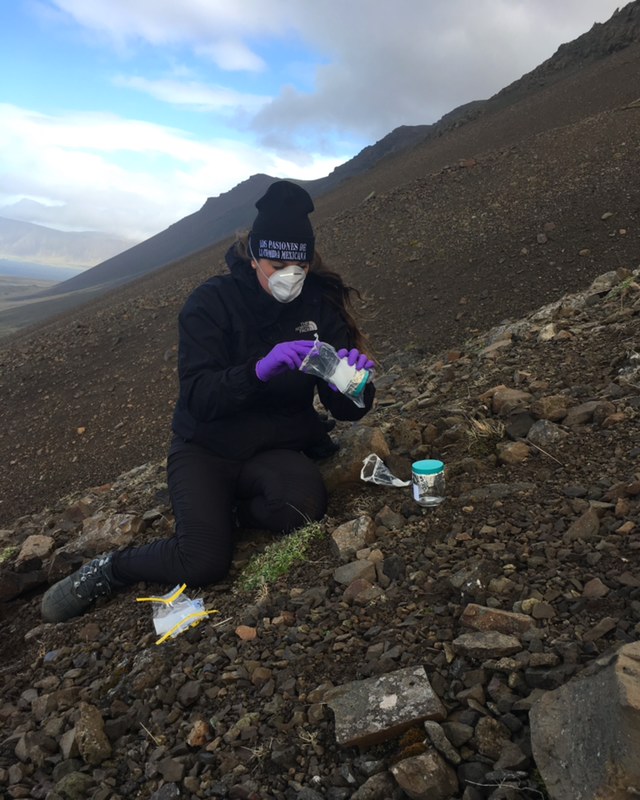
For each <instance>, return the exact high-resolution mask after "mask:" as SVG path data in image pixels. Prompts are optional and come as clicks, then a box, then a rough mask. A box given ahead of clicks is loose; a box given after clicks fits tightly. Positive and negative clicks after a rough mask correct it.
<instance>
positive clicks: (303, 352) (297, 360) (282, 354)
mask: <svg viewBox="0 0 640 800" xmlns="http://www.w3.org/2000/svg"><path fill="white" fill-rule="evenodd" d="M314 344H315V342H313V341H308V340H306V339H298V340H295V341H293V342H280V343H279V344H277V345H276V346H275V347H274V348H273V349H271V350H270V351H269V352H268V353H267V355H266V356H265V357H264V358H261V359H260V360H259V361H258V363H257V364H256V375H257V376H258V378H259V379H260V380H261V381H265V382H266V381H270V380H271V378H275V376H276V375H281V374H282V373H283V372H286V371H287V370H288V369H298V367H299V366H300V364H302V362H303V361H304V360H305V358H306V357H307V356H308V355H309V351H310V350H311V348H312V347H313V346H314Z"/></svg>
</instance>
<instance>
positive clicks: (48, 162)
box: [0, 104, 338, 239]
mask: <svg viewBox="0 0 640 800" xmlns="http://www.w3.org/2000/svg"><path fill="white" fill-rule="evenodd" d="M0 154H2V155H0V173H1V174H2V176H3V180H2V193H1V194H0V205H4V204H6V203H11V202H14V201H15V199H16V198H18V197H33V198H39V199H40V201H41V202H44V203H45V204H46V205H47V206H49V209H48V210H46V211H41V214H42V215H43V216H44V217H47V219H46V220H45V219H44V218H42V217H41V218H39V219H35V218H33V219H29V220H27V221H30V222H39V223H43V222H45V221H46V222H48V223H49V224H52V222H53V219H55V220H56V226H57V227H61V228H66V229H69V230H98V231H104V232H114V231H116V232H119V233H121V234H122V235H127V236H130V237H132V238H136V239H144V238H147V237H149V236H151V235H153V234H154V233H157V232H158V231H160V230H163V229H164V228H166V227H167V226H168V225H170V224H172V223H173V222H175V221H176V220H178V219H181V218H182V217H184V216H186V215H188V214H191V213H193V212H194V211H197V210H198V209H199V208H200V207H201V206H202V205H203V203H204V201H205V200H206V198H207V197H210V196H216V195H218V194H221V193H222V192H225V191H228V190H229V189H231V188H233V187H234V186H236V185H237V184H238V183H240V182H241V181H242V180H245V179H246V178H247V177H249V175H250V174H255V173H257V172H268V173H269V174H272V175H276V176H283V177H284V176H289V177H295V178H298V179H307V178H312V177H320V176H321V175H324V174H327V173H328V172H330V171H331V170H332V169H333V168H334V167H335V166H336V164H337V163H338V162H337V161H336V159H335V157H332V158H327V159H324V160H320V161H318V160H316V159H313V158H312V159H311V163H309V162H308V163H307V164H302V165H298V164H296V163H294V162H292V161H289V160H287V159H284V158H280V157H278V156H277V155H270V154H264V153H261V152H260V151H258V150H256V148H254V147H251V146H250V145H247V144H243V143H241V142H238V141H235V140H227V139H217V140H211V141H195V140H194V139H193V138H192V137H191V136H190V135H189V134H188V133H186V132H184V131H181V130H177V129H173V128H168V127H163V126H160V125H154V124H151V123H147V122H141V121H139V120H128V119H122V118H120V117H117V116H115V115H107V114H88V113H86V114H57V115H54V114H43V113H38V112H34V111H31V110H28V109H23V108H19V107H17V106H14V105H9V104H0Z"/></svg>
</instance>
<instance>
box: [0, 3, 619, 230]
mask: <svg viewBox="0 0 640 800" xmlns="http://www.w3.org/2000/svg"><path fill="white" fill-rule="evenodd" d="M618 5H620V6H622V5H624V3H619V2H618V0H611V1H610V0H393V2H385V0H346V1H345V0H3V2H2V24H1V25H0V74H1V75H2V82H1V83H0V216H5V217H12V218H15V219H20V220H23V221H25V222H35V223H37V224H40V225H46V226H48V227H52V228H57V229H60V230H68V231H70V230H74V231H78V230H94V231H101V232H104V233H110V234H117V235H119V236H122V237H126V238H128V239H131V240H133V241H141V240H144V239H146V238H149V237H150V236H152V235H153V234H155V233H158V232H159V231H161V230H164V229H165V228H166V227H168V226H169V225H170V224H172V223H173V222H177V221H178V220H180V219H182V218H183V217H185V216H187V215H188V214H191V213H193V212H195V211H197V210H198V209H199V208H201V207H202V205H203V204H204V202H205V201H206V199H207V197H216V196H218V195H219V194H221V193H223V192H226V191H228V190H229V189H231V188H233V187H234V186H236V185H237V184H238V183H240V182H242V181H243V180H246V179H247V178H249V177H250V176H251V175H255V174H257V173H267V174H268V175H272V176H274V177H281V178H285V177H286V178H292V179H294V180H295V179H299V180H307V179H314V178H320V177H323V176H325V175H328V174H329V173H330V172H331V171H332V170H333V169H334V168H335V167H336V166H338V165H339V164H341V163H344V162H345V161H347V160H349V159H350V158H352V157H353V156H355V155H356V154H357V153H358V152H360V150H362V149H363V148H364V147H366V146H367V145H370V144H373V143H375V142H376V141H378V140H379V139H381V138H383V137H384V136H385V135H386V134H387V133H390V132H391V131H392V130H393V129H394V128H396V127H398V126H400V125H423V124H429V123H433V122H436V121H437V120H438V119H439V118H440V117H441V116H442V115H443V114H446V113H447V112H449V111H451V110H452V109H454V108H456V107H457V106H459V105H461V104H463V103H467V102H469V101H471V100H480V99H485V98H488V97H490V96H492V95H493V94H495V93H496V92H498V91H499V90H500V89H502V88H503V87H504V86H506V85H508V84H509V83H511V82H512V81H514V80H517V79H518V78H519V77H521V76H522V75H523V74H525V73H526V72H529V71H530V70H531V69H533V68H535V67H536V66H538V64H540V63H542V61H544V60H546V59H547V58H549V57H550V56H551V55H553V53H554V52H555V51H556V50H557V48H558V47H559V46H560V44H562V43H564V42H568V41H571V40H573V39H575V38H577V37H578V36H580V35H581V34H582V33H585V32H586V31H587V30H589V29H590V28H591V27H592V25H593V24H594V23H595V22H605V21H606V20H607V19H609V18H610V16H611V15H612V13H613V12H614V11H615V10H616V8H617V7H618Z"/></svg>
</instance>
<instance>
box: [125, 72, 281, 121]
mask: <svg viewBox="0 0 640 800" xmlns="http://www.w3.org/2000/svg"><path fill="white" fill-rule="evenodd" d="M114 84H115V85H117V86H122V87H124V88H127V89H134V90H136V91H139V92H143V93H145V94H148V95H150V96H151V97H155V98H156V99H157V100H161V101H162V102H164V103H171V104H172V105H176V106H188V107H189V108H190V109H192V110H195V111H206V112H217V113H229V112H232V113H234V114H236V113H238V112H239V111H243V112H249V113H256V112H257V111H259V110H260V108H262V106H264V105H265V104H266V103H268V102H269V100H270V99H271V98H270V97H268V96H267V95H257V94H246V93H243V92H238V91H235V90H234V89H229V88H227V87H225V86H215V85H210V84H205V83H201V82H198V81H192V80H176V79H162V80H152V79H150V78H144V77H142V76H125V75H118V76H117V77H116V78H114Z"/></svg>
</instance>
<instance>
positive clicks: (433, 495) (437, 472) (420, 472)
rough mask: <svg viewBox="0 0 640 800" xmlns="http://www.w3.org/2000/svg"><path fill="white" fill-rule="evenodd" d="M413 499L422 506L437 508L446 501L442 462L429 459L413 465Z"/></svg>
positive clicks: (415, 462)
mask: <svg viewBox="0 0 640 800" xmlns="http://www.w3.org/2000/svg"><path fill="white" fill-rule="evenodd" d="M411 486H412V490H413V499H414V500H415V501H416V503H418V505H421V506H426V507H429V506H437V505H440V503H441V502H442V501H443V500H444V494H445V479H444V464H443V462H442V461H437V460H436V459H431V458H427V459H424V460H423V461H414V462H413V464H412V465H411Z"/></svg>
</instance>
